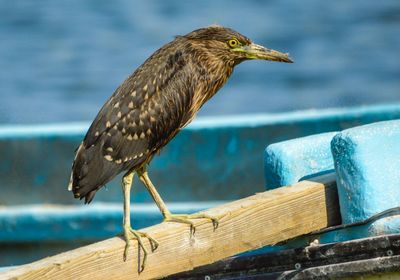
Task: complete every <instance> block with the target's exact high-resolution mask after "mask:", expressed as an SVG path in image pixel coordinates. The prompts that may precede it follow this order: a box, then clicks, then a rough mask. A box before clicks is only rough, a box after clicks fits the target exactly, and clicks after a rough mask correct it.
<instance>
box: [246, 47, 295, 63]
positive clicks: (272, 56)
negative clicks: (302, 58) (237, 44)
mask: <svg viewBox="0 0 400 280" xmlns="http://www.w3.org/2000/svg"><path fill="white" fill-rule="evenodd" d="M241 49H242V52H244V53H246V56H247V58H249V59H262V60H271V61H279V62H287V63H293V60H292V59H290V57H289V54H288V53H281V52H278V51H275V50H272V49H267V48H265V47H263V46H260V45H257V44H253V43H252V44H250V45H247V46H242V47H241Z"/></svg>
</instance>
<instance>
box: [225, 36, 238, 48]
mask: <svg viewBox="0 0 400 280" xmlns="http://www.w3.org/2000/svg"><path fill="white" fill-rule="evenodd" d="M239 44H240V43H239V41H238V40H237V39H236V38H235V39H231V40H229V41H228V45H229V47H231V48H235V47H237V46H238V45H239Z"/></svg>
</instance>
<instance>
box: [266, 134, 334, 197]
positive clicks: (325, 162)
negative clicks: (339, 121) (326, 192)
mask: <svg viewBox="0 0 400 280" xmlns="http://www.w3.org/2000/svg"><path fill="white" fill-rule="evenodd" d="M336 133H337V132H329V133H321V134H315V135H311V136H306V137H301V138H296V139H292V140H287V141H282V142H278V143H274V144H271V145H269V146H268V147H267V148H266V149H265V152H264V174H265V183H266V188H267V189H268V190H269V189H274V188H278V187H281V186H288V185H292V184H294V183H296V182H298V181H299V180H301V179H302V178H307V177H312V176H318V175H322V174H323V173H327V172H330V171H332V170H333V169H334V166H333V158H332V154H331V148H330V143H331V140H332V138H333V136H335V135H336Z"/></svg>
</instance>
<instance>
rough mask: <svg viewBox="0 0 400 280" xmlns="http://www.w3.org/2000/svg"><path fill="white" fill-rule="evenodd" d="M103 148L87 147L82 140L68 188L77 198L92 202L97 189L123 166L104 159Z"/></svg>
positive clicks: (96, 146) (98, 146)
mask: <svg viewBox="0 0 400 280" xmlns="http://www.w3.org/2000/svg"><path fill="white" fill-rule="evenodd" d="M101 149H102V145H93V146H90V147H85V144H84V143H83V142H82V143H81V144H80V145H79V147H78V149H77V151H76V156H75V159H74V162H73V164H72V172H71V177H70V181H69V184H68V190H69V191H72V192H73V193H74V197H75V198H79V199H83V198H85V203H90V202H91V201H92V200H93V198H94V195H95V194H96V192H97V190H99V189H100V188H101V187H102V186H104V185H105V184H106V183H107V182H108V181H110V180H111V179H112V178H114V177H115V176H116V175H117V174H118V173H119V172H120V171H121V167H122V166H120V165H118V164H116V163H114V162H109V161H107V160H104V158H103V155H102V151H101Z"/></svg>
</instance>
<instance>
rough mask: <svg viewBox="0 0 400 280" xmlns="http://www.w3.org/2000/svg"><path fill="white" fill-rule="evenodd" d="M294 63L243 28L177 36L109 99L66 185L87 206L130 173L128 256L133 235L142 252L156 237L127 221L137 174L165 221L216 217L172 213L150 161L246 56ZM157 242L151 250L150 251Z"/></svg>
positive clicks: (126, 186) (126, 194)
mask: <svg viewBox="0 0 400 280" xmlns="http://www.w3.org/2000/svg"><path fill="white" fill-rule="evenodd" d="M249 59H262V60H272V61H280V62H292V61H291V60H290V58H289V56H288V54H284V53H280V52H277V51H274V50H271V49H267V48H265V47H262V46H260V45H256V44H254V43H252V41H251V40H250V39H248V38H247V37H245V36H243V35H241V34H240V33H238V32H236V31H234V30H232V29H229V28H225V27H221V26H211V27H207V28H201V29H198V30H195V31H192V32H190V33H189V34H186V35H184V36H177V37H176V38H175V40H173V41H172V42H170V43H168V44H166V45H165V46H163V47H162V48H161V49H159V50H157V51H156V52H155V53H154V54H153V55H152V56H150V57H149V58H148V59H147V60H146V61H145V62H144V63H143V64H142V65H141V66H140V67H139V68H138V69H137V70H136V71H135V72H134V73H133V74H132V75H131V76H129V77H128V78H127V79H126V80H125V81H124V82H123V83H122V85H120V86H119V87H118V88H117V89H116V91H115V92H114V94H113V95H112V96H111V97H110V99H109V100H108V101H107V102H106V103H105V104H104V106H103V108H102V109H101V110H100V112H99V113H98V115H97V117H96V118H95V120H94V121H93V123H92V125H91V126H90V128H89V130H88V132H87V134H86V136H85V138H84V139H83V142H82V143H81V144H80V146H79V147H78V150H77V152H76V156H75V160H74V163H73V166H72V174H71V180H70V184H69V187H68V188H69V190H72V191H73V193H74V196H75V198H80V199H82V198H85V203H90V202H91V201H92V199H93V197H94V195H95V193H96V192H97V191H98V190H99V189H100V188H101V187H102V186H104V185H105V184H106V183H107V182H108V181H110V180H111V179H113V178H114V177H115V176H116V175H117V174H119V173H121V172H125V175H124V177H123V180H122V186H123V193H124V220H123V229H124V237H125V240H126V247H125V252H124V259H126V256H127V252H128V247H129V245H130V242H131V240H132V239H136V240H137V241H138V243H139V247H140V248H141V249H142V250H143V252H144V258H143V264H142V267H141V268H140V269H139V270H142V269H143V268H144V265H145V260H146V256H147V250H146V248H145V246H144V245H143V241H142V238H147V239H148V240H149V241H150V243H151V247H152V249H155V248H156V247H157V246H158V243H157V242H156V240H154V239H153V238H152V237H150V236H148V235H147V234H146V233H143V232H139V231H136V230H134V229H132V228H131V225H130V189H131V184H132V179H133V175H134V173H135V172H136V173H137V174H138V176H139V179H140V180H141V181H142V182H143V184H144V185H145V186H146V188H147V190H148V191H149V193H150V194H151V196H152V197H153V199H154V201H155V203H156V204H157V206H158V208H159V209H160V211H161V213H162V215H163V216H164V221H167V222H180V223H186V224H189V225H191V227H192V226H193V222H192V221H191V219H199V218H204V219H209V220H210V221H212V222H213V224H214V225H215V226H216V225H218V220H217V219H215V218H213V217H209V216H207V215H203V214H197V215H196V214H194V215H186V214H171V212H170V211H168V209H167V207H166V206H165V204H164V202H163V200H162V199H161V197H160V195H159V194H158V192H157V190H156V188H155V187H154V185H153V184H152V182H151V181H150V178H149V176H148V173H147V165H148V164H149V162H150V161H151V159H152V158H153V156H154V155H155V154H156V153H157V152H159V151H160V150H161V148H162V147H164V146H165V145H166V144H167V143H168V142H169V141H170V140H171V139H172V138H173V137H174V136H175V135H176V134H177V133H178V132H179V131H180V130H181V129H182V128H183V127H185V126H186V125H187V124H188V123H190V121H191V120H192V119H193V118H194V117H195V115H196V113H197V112H198V111H199V109H200V108H201V106H202V105H203V104H204V103H205V102H206V101H207V100H209V99H210V98H211V97H212V96H213V95H214V94H215V93H216V92H217V91H218V90H219V89H220V88H221V87H222V86H223V85H224V83H225V82H226V81H227V79H228V78H229V76H230V75H231V74H232V72H233V68H234V67H235V66H236V65H237V64H239V63H241V62H242V61H244V60H249ZM153 247H154V248H153Z"/></svg>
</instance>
